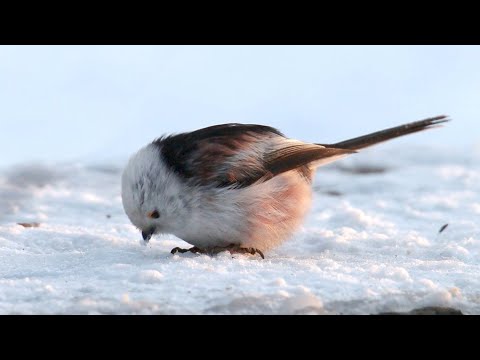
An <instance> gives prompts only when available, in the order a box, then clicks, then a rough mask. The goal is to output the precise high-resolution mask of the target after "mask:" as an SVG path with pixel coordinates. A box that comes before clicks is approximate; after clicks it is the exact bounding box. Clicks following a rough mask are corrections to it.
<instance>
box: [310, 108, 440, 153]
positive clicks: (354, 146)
mask: <svg viewBox="0 0 480 360" xmlns="http://www.w3.org/2000/svg"><path fill="white" fill-rule="evenodd" d="M447 121H449V119H448V118H447V116H445V115H440V116H435V117H432V118H428V119H425V120H420V121H415V122H412V123H408V124H404V125H400V126H396V127H393V128H390V129H386V130H381V131H377V132H374V133H371V134H368V135H364V136H360V137H356V138H354V139H350V140H345V141H341V142H338V143H335V144H330V145H325V144H319V145H323V146H325V147H331V148H339V149H348V150H359V149H363V148H366V147H368V146H372V145H375V144H378V143H381V142H383V141H387V140H390V139H394V138H396V137H399V136H403V135H408V134H412V133H415V132H418V131H423V130H427V129H431V128H434V127H438V125H439V124H442V123H444V122H447Z"/></svg>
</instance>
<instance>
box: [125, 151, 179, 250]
mask: <svg viewBox="0 0 480 360" xmlns="http://www.w3.org/2000/svg"><path fill="white" fill-rule="evenodd" d="M180 192H181V184H180V182H179V179H178V178H177V176H176V174H175V173H174V172H173V171H172V170H171V169H169V168H168V166H167V165H166V164H165V163H164V161H163V160H162V156H161V152H160V150H159V149H158V147H157V146H155V145H154V144H149V145H147V146H146V147H144V148H142V149H140V150H139V151H138V152H137V153H136V154H134V155H133V156H132V157H131V158H130V160H129V162H128V164H127V166H126V167H125V170H124V171H123V175H122V203H123V208H124V209H125V212H126V214H127V216H128V217H129V219H130V221H131V222H132V224H133V225H135V226H136V227H137V228H138V229H139V230H140V231H141V232H142V236H143V240H145V242H148V241H149V240H150V238H151V237H152V235H154V234H158V233H172V232H173V231H172V230H173V229H174V228H175V224H176V223H177V222H178V209H179V207H178V204H177V198H178V196H176V195H178V194H180Z"/></svg>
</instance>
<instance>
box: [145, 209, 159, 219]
mask: <svg viewBox="0 0 480 360" xmlns="http://www.w3.org/2000/svg"><path fill="white" fill-rule="evenodd" d="M147 216H148V217H149V218H150V219H158V218H159V217H160V213H159V212H158V210H153V211H150V212H149V213H148V214H147Z"/></svg>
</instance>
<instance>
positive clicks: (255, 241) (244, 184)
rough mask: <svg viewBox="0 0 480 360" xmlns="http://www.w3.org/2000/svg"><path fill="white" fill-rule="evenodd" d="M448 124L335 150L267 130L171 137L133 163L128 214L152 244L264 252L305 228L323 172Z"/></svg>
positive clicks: (409, 128) (126, 184) (125, 195)
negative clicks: (362, 152) (176, 242)
mask: <svg viewBox="0 0 480 360" xmlns="http://www.w3.org/2000/svg"><path fill="white" fill-rule="evenodd" d="M445 121H447V120H446V117H445V116H438V117H435V118H430V119H426V120H422V121H419V122H415V123H410V124H406V125H402V126H399V127H395V128H391V129H387V130H383V131H380V132H376V133H373V134H369V135H365V136H362V137H359V138H355V139H351V140H347V141H344V142H340V143H336V144H332V145H320V144H311V143H305V142H301V141H298V140H293V139H289V138H286V137H285V136H284V135H283V134H282V133H281V132H279V131H278V130H276V129H274V128H271V127H268V126H263V125H244V124H223V125H216V126H211V127H207V128H204V129H200V130H197V131H193V132H189V133H183V134H178V135H171V136H165V137H162V138H159V139H157V140H155V141H153V142H152V143H151V144H148V145H147V146H146V147H144V148H142V149H140V150H139V151H138V152H137V153H136V154H135V155H133V156H132V157H131V159H130V161H129V162H128V164H127V166H126V168H125V170H124V173H123V176H122V200H123V205H124V209H125V212H126V213H127V215H128V217H129V218H130V220H131V221H132V223H133V224H134V225H135V226H136V227H138V228H139V229H140V230H141V231H142V234H143V237H144V239H145V240H147V241H148V239H149V238H150V236H151V235H152V234H156V233H172V234H174V235H176V236H177V237H179V238H181V239H183V240H185V241H186V242H188V243H190V244H192V245H194V246H197V247H198V248H201V249H208V248H212V247H225V246H228V245H231V244H235V245H240V246H242V247H252V248H256V249H259V250H261V251H265V250H268V249H270V248H272V247H274V246H276V245H278V244H280V243H281V242H282V241H284V240H286V239H287V238H288V237H290V236H291V235H292V233H293V232H294V231H295V230H296V229H297V228H298V227H299V226H300V224H301V222H302V220H303V218H304V217H305V215H306V213H307V211H308V209H309V207H310V203H311V198H312V190H311V181H312V176H313V172H314V170H315V169H316V168H317V167H318V166H321V165H324V164H327V163H329V162H332V161H335V160H338V159H340V158H342V157H345V156H347V155H349V154H351V153H354V152H356V150H359V149H361V148H364V147H367V146H370V145H374V144H376V143H379V142H382V141H386V140H389V139H392V138H394V137H398V136H402V135H406V134H409V133H413V132H416V131H421V130H424V129H427V128H430V127H432V126H435V125H438V124H440V123H442V122H445Z"/></svg>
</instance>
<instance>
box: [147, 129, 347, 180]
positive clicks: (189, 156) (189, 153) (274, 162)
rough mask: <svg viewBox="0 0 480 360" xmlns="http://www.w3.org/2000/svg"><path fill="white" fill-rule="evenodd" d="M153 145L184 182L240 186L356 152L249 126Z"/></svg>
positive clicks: (206, 131) (175, 137) (197, 133)
mask: <svg viewBox="0 0 480 360" xmlns="http://www.w3.org/2000/svg"><path fill="white" fill-rule="evenodd" d="M154 144H156V145H158V146H159V147H160V148H161V152H162V156H163V159H164V160H165V162H166V163H167V164H168V165H169V166H170V167H171V168H172V169H173V170H174V171H175V172H176V173H178V174H179V175H181V176H182V177H183V178H186V179H188V180H189V181H193V182H194V183H196V184H199V185H207V186H215V187H226V186H232V187H237V188H240V187H245V186H249V185H251V184H254V183H257V182H261V181H267V180H269V179H271V178H273V177H274V176H276V175H279V174H281V173H283V172H286V171H289V170H293V169H300V168H302V167H305V166H306V165H309V164H313V166H316V165H320V164H323V163H326V162H329V161H328V160H329V159H336V158H338V157H339V156H344V155H346V154H349V153H352V152H354V151H352V150H345V149H338V148H326V147H324V146H322V145H316V144H308V143H303V142H300V141H296V140H291V139H287V138H285V137H284V136H283V134H282V133H280V132H279V131H278V130H276V129H274V128H271V127H268V126H262V125H245V124H223V125H216V126H212V127H208V128H204V129H200V130H197V131H193V132H190V133H184V134H178V135H173V136H169V137H166V138H160V139H158V140H156V141H155V142H154ZM322 162H323V163H322Z"/></svg>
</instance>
